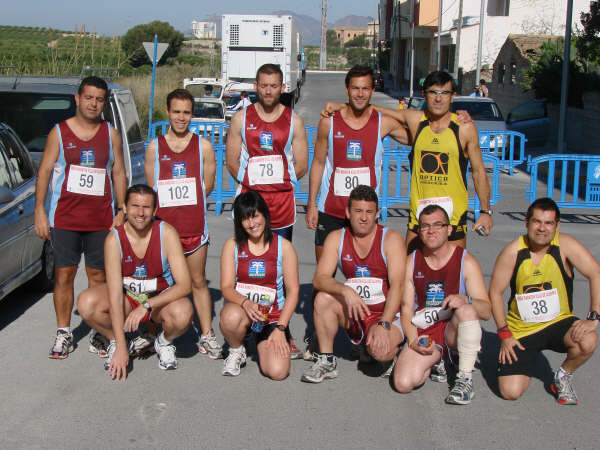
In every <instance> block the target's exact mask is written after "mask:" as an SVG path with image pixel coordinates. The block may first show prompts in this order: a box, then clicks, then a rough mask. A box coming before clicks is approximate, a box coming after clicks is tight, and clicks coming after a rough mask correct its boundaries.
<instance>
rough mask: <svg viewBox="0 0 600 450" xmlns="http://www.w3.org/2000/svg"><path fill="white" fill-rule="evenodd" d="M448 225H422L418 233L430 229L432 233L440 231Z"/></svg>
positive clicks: (441, 223) (439, 223)
mask: <svg viewBox="0 0 600 450" xmlns="http://www.w3.org/2000/svg"><path fill="white" fill-rule="evenodd" d="M448 225H450V224H448V223H443V222H434V223H423V224H421V225H419V231H428V230H429V229H430V228H431V229H432V230H433V231H440V230H441V229H442V228H444V227H447V226H448Z"/></svg>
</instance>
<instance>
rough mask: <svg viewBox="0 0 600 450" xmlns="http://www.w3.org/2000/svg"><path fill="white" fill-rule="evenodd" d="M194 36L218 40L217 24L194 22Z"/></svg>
mask: <svg viewBox="0 0 600 450" xmlns="http://www.w3.org/2000/svg"><path fill="white" fill-rule="evenodd" d="M192 34H193V35H194V37H196V38H198V39H216V38H217V23H216V22H196V21H195V20H192Z"/></svg>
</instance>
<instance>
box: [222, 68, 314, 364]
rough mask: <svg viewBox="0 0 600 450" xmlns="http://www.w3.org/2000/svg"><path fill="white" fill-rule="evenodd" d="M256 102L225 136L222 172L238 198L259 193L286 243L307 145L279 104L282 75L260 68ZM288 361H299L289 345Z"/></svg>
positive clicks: (297, 121) (300, 127) (300, 125)
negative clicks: (228, 175)
mask: <svg viewBox="0 0 600 450" xmlns="http://www.w3.org/2000/svg"><path fill="white" fill-rule="evenodd" d="M254 86H255V89H256V92H257V94H258V102H256V103H254V104H252V105H250V106H248V107H246V108H244V109H243V110H241V111H238V112H237V113H236V114H235V115H234V116H233V118H232V119H231V125H230V128H229V133H228V135H227V169H228V170H229V173H231V175H232V176H233V177H234V178H235V179H236V180H237V181H238V183H239V186H238V191H237V193H238V194H240V193H242V192H246V191H248V190H254V191H257V192H259V193H260V195H261V197H262V198H263V199H264V200H265V202H266V203H267V205H268V207H269V214H270V215H271V229H272V230H273V232H274V233H277V234H278V235H279V236H281V237H284V238H286V239H288V240H289V241H291V240H292V233H293V229H294V223H295V222H296V200H295V198H294V187H295V185H296V181H297V180H299V179H300V178H302V177H303V176H304V175H305V174H306V171H307V170H308V144H307V140H306V130H305V129H304V122H303V120H302V118H301V117H300V116H299V115H298V114H296V113H295V112H294V111H293V110H292V109H291V108H288V107H287V106H284V105H283V104H282V103H280V101H279V99H280V97H281V94H282V92H283V88H284V80H283V72H282V71H281V68H280V67H279V65H276V64H263V65H262V66H261V67H259V68H258V71H257V72H256V83H255V84H254ZM290 346H291V347H292V352H291V355H292V359H297V358H300V357H301V356H302V354H301V352H300V350H298V348H297V347H296V346H295V345H294V342H293V340H291V342H290Z"/></svg>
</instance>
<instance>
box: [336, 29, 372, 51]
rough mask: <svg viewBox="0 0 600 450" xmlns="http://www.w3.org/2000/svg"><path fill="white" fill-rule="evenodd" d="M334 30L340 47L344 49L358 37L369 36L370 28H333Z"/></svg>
mask: <svg viewBox="0 0 600 450" xmlns="http://www.w3.org/2000/svg"><path fill="white" fill-rule="evenodd" d="M333 30H334V31H335V35H336V36H337V38H338V39H339V41H340V45H341V46H342V47H343V46H344V45H346V42H348V41H351V40H352V39H355V38H357V37H358V36H362V35H367V34H368V32H369V27H333ZM371 34H372V31H371Z"/></svg>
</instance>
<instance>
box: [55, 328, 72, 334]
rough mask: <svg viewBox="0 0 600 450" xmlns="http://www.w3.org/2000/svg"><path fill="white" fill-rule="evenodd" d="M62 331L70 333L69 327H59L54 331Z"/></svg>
mask: <svg viewBox="0 0 600 450" xmlns="http://www.w3.org/2000/svg"><path fill="white" fill-rule="evenodd" d="M58 330H60V331H64V332H65V333H69V334H70V333H71V327H61V328H57V329H56V331H58Z"/></svg>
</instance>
